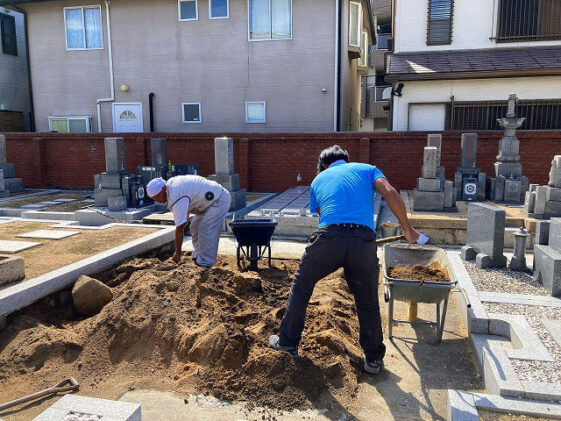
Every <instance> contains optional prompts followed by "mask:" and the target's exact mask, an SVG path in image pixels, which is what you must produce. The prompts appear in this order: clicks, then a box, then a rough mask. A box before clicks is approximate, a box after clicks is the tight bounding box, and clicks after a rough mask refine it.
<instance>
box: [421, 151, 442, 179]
mask: <svg viewBox="0 0 561 421" xmlns="http://www.w3.org/2000/svg"><path fill="white" fill-rule="evenodd" d="M437 167H438V149H437V148H435V147H434V146H426V147H425V149H424V154H423V168H422V172H421V174H422V178H436V170H437Z"/></svg>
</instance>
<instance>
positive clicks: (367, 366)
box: [364, 360, 384, 374]
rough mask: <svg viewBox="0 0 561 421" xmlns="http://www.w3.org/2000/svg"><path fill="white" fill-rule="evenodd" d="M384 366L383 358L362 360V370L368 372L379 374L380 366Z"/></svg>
mask: <svg viewBox="0 0 561 421" xmlns="http://www.w3.org/2000/svg"><path fill="white" fill-rule="evenodd" d="M383 367H384V361H383V360H374V361H368V360H365V361H364V371H366V372H367V373H369V374H380V371H382V368H383Z"/></svg>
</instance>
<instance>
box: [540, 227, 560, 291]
mask: <svg viewBox="0 0 561 421" xmlns="http://www.w3.org/2000/svg"><path fill="white" fill-rule="evenodd" d="M534 279H535V280H536V281H541V282H542V283H543V286H544V287H545V288H546V289H547V290H548V292H549V293H550V294H551V295H553V296H555V297H559V296H561V218H551V220H550V225H549V244H548V245H541V244H536V245H535V246H534Z"/></svg>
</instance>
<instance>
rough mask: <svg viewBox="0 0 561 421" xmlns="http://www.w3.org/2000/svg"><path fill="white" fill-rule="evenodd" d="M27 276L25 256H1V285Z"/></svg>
mask: <svg viewBox="0 0 561 421" xmlns="http://www.w3.org/2000/svg"><path fill="white" fill-rule="evenodd" d="M23 278H25V270H24V264H23V258H21V257H15V256H0V285H3V284H7V283H10V282H15V281H19V280H20V279H23Z"/></svg>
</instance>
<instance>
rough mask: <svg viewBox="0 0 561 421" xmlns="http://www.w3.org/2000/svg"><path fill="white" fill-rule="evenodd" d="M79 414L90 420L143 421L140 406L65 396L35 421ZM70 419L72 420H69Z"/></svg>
mask: <svg viewBox="0 0 561 421" xmlns="http://www.w3.org/2000/svg"><path fill="white" fill-rule="evenodd" d="M72 414H77V418H76V419H77V420H79V419H83V418H79V417H78V415H79V414H85V415H86V416H87V415H90V416H91V417H90V418H88V419H99V420H108V421H141V420H142V414H141V409H140V404H137V403H130V402H120V401H119V402H117V401H110V400H107V399H100V398H90V397H86V396H79V395H64V396H63V397H62V398H60V399H59V400H58V401H57V402H55V403H54V404H53V405H52V406H51V407H50V408H48V409H47V410H46V411H44V412H42V413H41V414H39V415H38V416H37V417H36V418H35V419H34V421H55V420H63V419H66V418H65V417H67V416H69V415H70V416H71V415H72ZM68 419H70V418H68Z"/></svg>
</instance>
